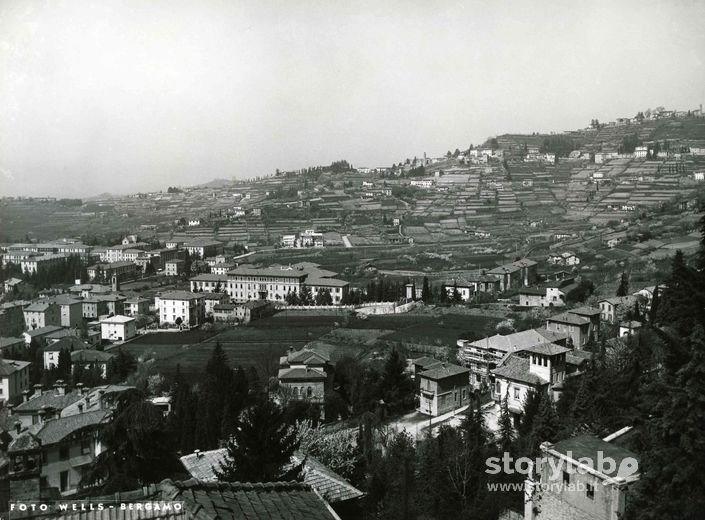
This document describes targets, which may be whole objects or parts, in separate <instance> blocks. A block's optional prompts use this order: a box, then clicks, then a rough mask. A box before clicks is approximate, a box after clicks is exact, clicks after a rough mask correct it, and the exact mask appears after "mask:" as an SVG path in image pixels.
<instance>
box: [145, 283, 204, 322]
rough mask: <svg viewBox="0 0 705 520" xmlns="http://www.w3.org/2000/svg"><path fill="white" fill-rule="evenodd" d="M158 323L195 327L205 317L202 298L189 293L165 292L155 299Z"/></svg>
mask: <svg viewBox="0 0 705 520" xmlns="http://www.w3.org/2000/svg"><path fill="white" fill-rule="evenodd" d="M155 304H156V307H157V310H158V312H159V323H160V324H162V325H164V324H169V325H176V326H179V327H188V328H190V327H196V326H198V325H200V324H201V323H202V322H203V318H204V316H205V310H204V304H203V296H202V295H200V294H196V293H192V292H190V291H167V292H165V293H162V294H161V295H159V296H158V297H156V298H155Z"/></svg>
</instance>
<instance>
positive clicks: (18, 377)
mask: <svg viewBox="0 0 705 520" xmlns="http://www.w3.org/2000/svg"><path fill="white" fill-rule="evenodd" d="M29 365H31V363H30V362H29V361H16V360H14V359H0V402H2V403H16V402H17V401H19V399H20V398H21V396H22V392H23V391H24V390H29Z"/></svg>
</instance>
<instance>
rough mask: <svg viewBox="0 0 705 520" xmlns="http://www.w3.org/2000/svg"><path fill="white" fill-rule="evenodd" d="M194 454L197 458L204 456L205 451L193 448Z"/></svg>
mask: <svg viewBox="0 0 705 520" xmlns="http://www.w3.org/2000/svg"><path fill="white" fill-rule="evenodd" d="M193 454H194V455H195V456H196V458H197V459H200V458H201V457H203V453H201V450H193Z"/></svg>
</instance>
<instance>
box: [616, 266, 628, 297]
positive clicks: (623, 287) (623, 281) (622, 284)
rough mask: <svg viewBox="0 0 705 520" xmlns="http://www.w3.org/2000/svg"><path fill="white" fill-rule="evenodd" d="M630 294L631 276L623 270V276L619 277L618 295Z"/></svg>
mask: <svg viewBox="0 0 705 520" xmlns="http://www.w3.org/2000/svg"><path fill="white" fill-rule="evenodd" d="M628 294H629V278H628V277H627V273H625V272H622V276H621V277H620V278H619V286H618V287H617V296H626V295H628Z"/></svg>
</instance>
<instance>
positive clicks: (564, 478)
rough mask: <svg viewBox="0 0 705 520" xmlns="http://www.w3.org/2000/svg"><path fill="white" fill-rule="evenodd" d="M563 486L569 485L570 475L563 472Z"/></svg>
mask: <svg viewBox="0 0 705 520" xmlns="http://www.w3.org/2000/svg"><path fill="white" fill-rule="evenodd" d="M563 484H570V473H568V472H567V471H563Z"/></svg>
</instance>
